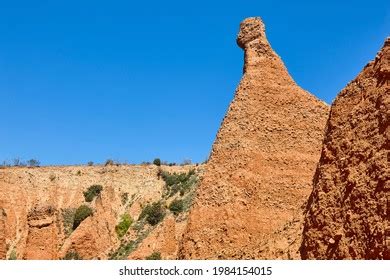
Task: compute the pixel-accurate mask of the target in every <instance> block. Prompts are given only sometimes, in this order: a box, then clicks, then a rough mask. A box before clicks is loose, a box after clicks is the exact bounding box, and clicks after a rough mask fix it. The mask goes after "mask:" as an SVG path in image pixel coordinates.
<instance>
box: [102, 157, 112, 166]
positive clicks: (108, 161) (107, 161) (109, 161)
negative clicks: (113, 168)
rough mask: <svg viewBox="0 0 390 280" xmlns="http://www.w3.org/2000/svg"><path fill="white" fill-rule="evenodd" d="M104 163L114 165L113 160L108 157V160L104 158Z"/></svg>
mask: <svg viewBox="0 0 390 280" xmlns="http://www.w3.org/2000/svg"><path fill="white" fill-rule="evenodd" d="M104 165H105V166H108V165H114V161H113V160H112V159H108V160H106V163H105V164H104Z"/></svg>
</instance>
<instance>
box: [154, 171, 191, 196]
mask: <svg viewBox="0 0 390 280" xmlns="http://www.w3.org/2000/svg"><path fill="white" fill-rule="evenodd" d="M161 177H162V179H163V180H164V181H165V186H166V189H167V195H168V196H169V197H170V196H173V195H175V194H176V193H177V192H180V195H182V196H183V195H184V194H185V192H187V191H188V190H189V189H190V188H191V187H192V186H193V185H195V183H196V182H197V177H196V175H195V170H194V169H191V170H190V171H188V172H187V173H173V174H171V173H169V172H164V171H162V172H161Z"/></svg>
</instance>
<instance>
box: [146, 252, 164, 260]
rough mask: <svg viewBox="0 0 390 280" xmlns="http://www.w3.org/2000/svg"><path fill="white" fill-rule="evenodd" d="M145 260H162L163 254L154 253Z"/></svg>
mask: <svg viewBox="0 0 390 280" xmlns="http://www.w3.org/2000/svg"><path fill="white" fill-rule="evenodd" d="M145 260H150V261H151V260H161V253H160V252H153V253H152V254H151V255H149V256H147V257H146V258H145Z"/></svg>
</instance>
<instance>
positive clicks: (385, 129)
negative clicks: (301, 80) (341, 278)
mask: <svg viewBox="0 0 390 280" xmlns="http://www.w3.org/2000/svg"><path fill="white" fill-rule="evenodd" d="M389 123H390V38H387V40H386V41H385V44H384V46H383V48H382V50H381V51H380V52H379V53H378V55H377V56H376V58H375V59H374V60H373V61H371V62H370V63H368V64H367V65H366V66H365V67H364V69H363V71H362V72H361V73H360V74H359V75H358V76H357V78H356V79H355V80H353V81H352V82H350V83H349V84H348V85H347V87H346V88H345V89H344V90H342V91H341V92H340V94H339V95H338V97H337V99H336V100H335V101H334V104H333V105H332V109H331V114H330V119H329V121H328V124H327V130H326V137H325V141H324V146H323V150H322V155H321V160H320V164H319V167H318V169H317V172H316V176H315V178H314V190H313V193H312V195H311V199H310V202H309V208H308V214H307V217H306V222H305V230H304V234H303V236H304V239H303V243H302V257H303V258H305V259H390V168H389V161H390V128H389Z"/></svg>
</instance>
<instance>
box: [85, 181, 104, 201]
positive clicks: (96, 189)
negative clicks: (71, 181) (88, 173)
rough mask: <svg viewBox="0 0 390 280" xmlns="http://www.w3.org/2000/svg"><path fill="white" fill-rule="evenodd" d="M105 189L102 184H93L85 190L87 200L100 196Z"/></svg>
mask: <svg viewBox="0 0 390 280" xmlns="http://www.w3.org/2000/svg"><path fill="white" fill-rule="evenodd" d="M102 190H103V187H102V186H101V185H92V186H90V187H89V188H88V190H86V191H85V192H84V197H85V201H86V202H91V201H92V200H93V199H94V198H95V197H96V196H98V195H99V194H100V193H101V192H102Z"/></svg>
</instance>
